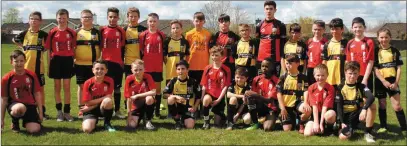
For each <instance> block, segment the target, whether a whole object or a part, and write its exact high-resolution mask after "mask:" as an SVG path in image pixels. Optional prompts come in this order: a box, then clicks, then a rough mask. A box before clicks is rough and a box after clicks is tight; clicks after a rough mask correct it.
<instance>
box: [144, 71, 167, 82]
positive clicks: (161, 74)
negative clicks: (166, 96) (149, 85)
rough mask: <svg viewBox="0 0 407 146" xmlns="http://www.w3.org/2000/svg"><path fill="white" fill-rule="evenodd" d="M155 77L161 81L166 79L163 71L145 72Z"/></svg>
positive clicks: (154, 78) (155, 79) (155, 80)
mask: <svg viewBox="0 0 407 146" xmlns="http://www.w3.org/2000/svg"><path fill="white" fill-rule="evenodd" d="M145 73H147V74H150V75H151V77H153V80H154V82H161V81H163V80H164V78H163V72H145Z"/></svg>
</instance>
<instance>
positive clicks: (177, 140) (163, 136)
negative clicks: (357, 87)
mask: <svg viewBox="0 0 407 146" xmlns="http://www.w3.org/2000/svg"><path fill="white" fill-rule="evenodd" d="M13 48H15V46H14V45H8V44H2V46H1V53H2V66H1V74H2V76H3V75H4V74H5V73H7V72H8V71H9V70H10V68H11V65H10V61H9V57H8V56H9V54H10V52H11V51H12V50H13ZM402 54H403V56H404V57H403V60H404V63H407V62H406V56H405V55H406V51H402ZM405 66H406V65H404V67H403V74H402V80H401V81H400V89H401V90H402V94H401V103H402V105H403V107H404V108H405V107H406V94H405V93H406V67H405ZM75 80H76V79H75V77H74V78H73V79H72V80H71V87H72V88H71V95H72V106H71V107H72V110H71V113H72V114H73V115H75V116H76V113H77V112H78V108H76V107H77V98H76V90H77V86H76V85H75V83H76V82H75ZM53 86H54V85H53V81H52V80H50V79H49V78H48V77H46V86H45V92H46V107H47V113H48V114H49V115H50V116H51V117H52V119H50V120H46V121H44V122H43V125H44V129H43V130H42V132H41V133H40V134H38V135H30V134H26V133H24V132H20V133H14V132H12V131H11V130H10V124H11V119H10V116H9V115H8V114H7V115H6V118H5V121H6V123H5V127H4V131H3V132H2V137H1V138H2V139H1V140H2V141H1V144H2V145H62V144H63V145H108V144H109V145H110V144H114V145H136V144H137V145H140V144H147V145H153V144H154V145H158V144H161V145H167V144H184V145H193V144H194V145H196V144H200V145H203V144H205V145H238V144H239V145H240V144H243V145H254V144H256V145H270V144H273V145H276V144H287V145H298V144H306V145H312V144H318V145H328V144H332V145H355V144H356V145H365V144H366V142H365V140H364V137H363V132H362V131H360V130H358V131H357V133H356V134H355V138H353V139H351V140H349V141H341V140H339V139H338V138H337V137H334V136H331V137H318V136H314V137H309V138H304V136H302V135H300V134H298V132H297V131H292V132H282V131H281V130H277V131H273V132H263V131H262V130H257V131H245V130H244V129H237V130H233V131H226V130H224V129H215V128H212V129H210V130H201V129H199V128H200V127H201V126H202V120H198V122H197V125H196V126H195V127H196V129H194V130H182V131H176V130H173V124H174V122H173V121H172V120H168V119H165V120H160V119H153V123H154V124H155V126H156V127H158V130H157V131H153V132H151V131H145V130H143V129H142V128H141V129H140V130H137V131H136V132H127V131H125V130H124V128H125V123H126V122H125V120H119V119H114V120H113V121H112V124H113V126H115V127H116V128H117V129H118V131H117V132H115V133H109V132H106V131H104V130H102V125H101V123H103V122H102V121H101V122H99V125H98V126H99V128H98V130H96V132H94V133H93V134H84V133H83V132H82V130H81V123H82V120H79V119H75V121H74V122H71V123H70V122H56V120H55V116H56V109H55V100H54V93H53ZM163 102H165V100H164V101H163ZM375 103H376V104H377V100H376V101H375ZM387 109H388V110H387V112H388V124H389V131H390V132H388V133H387V134H381V135H378V136H377V137H376V139H377V141H376V144H385V145H405V144H406V138H405V136H402V135H400V134H399V133H400V132H399V130H398V128H399V124H398V122H397V119H396V117H395V113H394V111H393V109H392V107H391V104H390V101H389V100H388V104H387ZM122 111H124V109H122ZM161 113H162V115H166V110H165V111H162V112H161ZM378 123H379V119H378V116H376V121H375V130H377V128H378V127H379V125H378ZM22 130H23V131H24V129H22ZM404 135H406V134H405V133H404ZM105 138H106V139H105Z"/></svg>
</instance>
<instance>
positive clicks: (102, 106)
mask: <svg viewBox="0 0 407 146" xmlns="http://www.w3.org/2000/svg"><path fill="white" fill-rule="evenodd" d="M92 72H93V74H94V75H95V76H94V77H92V78H90V79H88V80H86V81H85V83H84V85H83V94H82V103H84V105H85V106H83V107H82V108H81V111H82V112H83V122H82V130H83V132H86V133H91V132H92V131H93V130H94V129H95V127H96V124H97V123H98V120H99V117H104V127H105V129H106V130H108V131H109V132H114V131H116V129H114V128H113V127H112V125H111V124H110V120H111V119H112V115H113V100H112V94H113V88H114V87H113V86H114V81H113V79H112V78H110V77H108V76H105V75H106V73H107V62H106V61H103V60H98V61H95V62H94V63H93V68H92Z"/></svg>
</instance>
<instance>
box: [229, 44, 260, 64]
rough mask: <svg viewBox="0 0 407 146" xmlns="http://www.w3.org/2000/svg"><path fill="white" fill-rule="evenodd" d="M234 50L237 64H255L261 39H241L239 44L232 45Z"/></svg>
mask: <svg viewBox="0 0 407 146" xmlns="http://www.w3.org/2000/svg"><path fill="white" fill-rule="evenodd" d="M232 50H236V51H234V52H233V57H234V58H235V65H238V66H246V67H249V66H255V65H256V58H257V54H258V50H259V41H257V40H255V39H250V40H249V41H244V40H242V39H240V41H239V42H238V43H237V44H234V45H233V46H232Z"/></svg>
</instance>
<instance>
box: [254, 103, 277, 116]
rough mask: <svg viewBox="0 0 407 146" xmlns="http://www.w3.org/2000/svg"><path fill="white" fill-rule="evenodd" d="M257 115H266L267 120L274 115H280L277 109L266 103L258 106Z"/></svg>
mask: <svg viewBox="0 0 407 146" xmlns="http://www.w3.org/2000/svg"><path fill="white" fill-rule="evenodd" d="M256 108H257V115H258V116H259V117H266V120H271V119H272V118H273V117H275V116H276V115H278V112H277V111H274V110H272V109H270V108H269V107H268V106H267V105H266V104H261V105H260V106H259V105H258V106H257V107H256Z"/></svg>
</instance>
